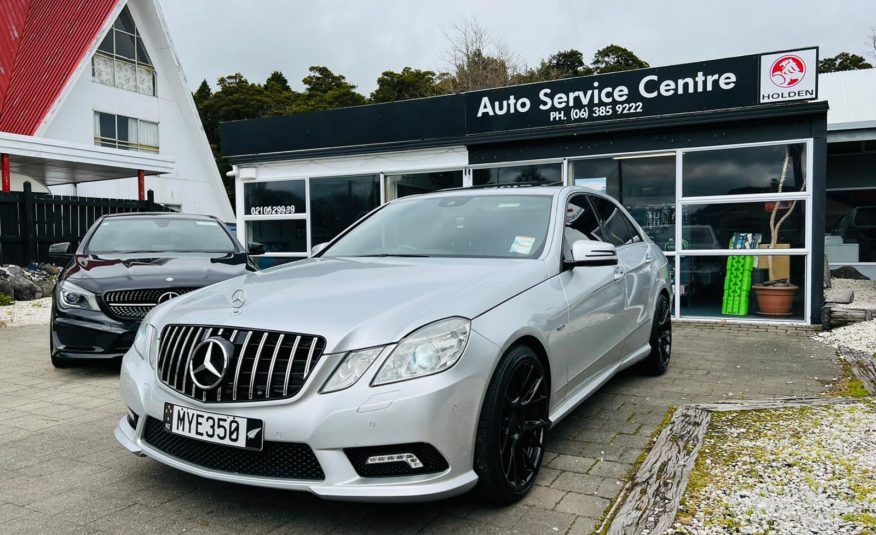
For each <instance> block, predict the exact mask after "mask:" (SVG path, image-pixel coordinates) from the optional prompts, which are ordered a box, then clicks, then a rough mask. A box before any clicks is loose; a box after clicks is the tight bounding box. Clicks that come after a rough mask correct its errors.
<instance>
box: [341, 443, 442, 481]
mask: <svg viewBox="0 0 876 535" xmlns="http://www.w3.org/2000/svg"><path fill="white" fill-rule="evenodd" d="M344 453H346V454H347V458H348V459H349V460H350V464H352V465H353V468H354V469H355V470H356V473H357V474H359V475H360V476H362V477H395V476H410V475H415V474H434V473H436V472H443V471H445V470H447V468H448V467H449V465H448V464H447V460H446V459H445V458H444V456H442V455H441V454H440V453H439V452H438V450H437V449H435V446H433V445H431V444H426V443H425V442H415V443H412V444H393V445H387V446H367V447H363V448H346V449H344ZM397 453H413V454H414V455H416V456H417V459H419V461H420V462H421V463H422V464H423V466H420V467H417V468H412V467H411V466H410V465H409V464H408V463H407V462H405V461H398V462H385V463H376V464H367V463H366V461H367V460H368V458H369V457H371V456H380V455H391V454H397Z"/></svg>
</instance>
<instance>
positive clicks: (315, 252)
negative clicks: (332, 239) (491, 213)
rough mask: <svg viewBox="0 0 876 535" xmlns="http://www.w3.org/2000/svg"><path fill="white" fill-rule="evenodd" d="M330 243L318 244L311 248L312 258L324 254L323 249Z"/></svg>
mask: <svg viewBox="0 0 876 535" xmlns="http://www.w3.org/2000/svg"><path fill="white" fill-rule="evenodd" d="M328 244H329V242H327V241H326V242H322V243H317V244H316V245H314V246H313V247H311V248H310V256H316V255H318V254H319V253H321V252H322V250H323V249H325V248H326V247H328Z"/></svg>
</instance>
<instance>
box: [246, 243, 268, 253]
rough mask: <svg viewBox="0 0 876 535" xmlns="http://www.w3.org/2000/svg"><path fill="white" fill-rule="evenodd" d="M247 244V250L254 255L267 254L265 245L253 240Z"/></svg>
mask: <svg viewBox="0 0 876 535" xmlns="http://www.w3.org/2000/svg"><path fill="white" fill-rule="evenodd" d="M246 245H247V247H246V248H247V250H249V254H251V255H253V256H257V255H260V254H265V246H264V245H262V244H261V243H258V242H254V241H251V242H249V243H248V244H246Z"/></svg>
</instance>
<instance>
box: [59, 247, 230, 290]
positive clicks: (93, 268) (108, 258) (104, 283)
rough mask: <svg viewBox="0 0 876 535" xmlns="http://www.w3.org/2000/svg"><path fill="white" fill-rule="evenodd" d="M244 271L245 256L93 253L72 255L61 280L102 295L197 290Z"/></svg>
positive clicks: (223, 254) (222, 254) (221, 254)
mask: <svg viewBox="0 0 876 535" xmlns="http://www.w3.org/2000/svg"><path fill="white" fill-rule="evenodd" d="M246 269H247V259H246V255H245V254H233V253H232V254H225V253H215V254H206V253H177V254H148V255H147V254H142V253H140V254H124V255H119V254H115V255H103V254H100V255H98V254H93V255H76V256H74V257H73V260H72V261H71V263H70V267H69V268H67V270H66V271H65V273H64V275H63V278H64V279H67V280H69V281H70V282H72V283H74V284H77V285H79V286H81V287H83V288H85V289H86V290H89V291H92V292H95V293H102V292H105V291H107V290H125V289H137V288H171V287H175V288H185V287H193V288H200V287H202V286H206V285H208V284H213V283H215V282H219V281H222V280H225V279H228V278H231V277H235V276H237V275H240V274H241V273H244V272H245V270H246ZM168 278H171V279H172V280H170V281H168V280H167V279H168Z"/></svg>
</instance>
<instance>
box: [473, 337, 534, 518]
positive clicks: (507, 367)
mask: <svg viewBox="0 0 876 535" xmlns="http://www.w3.org/2000/svg"><path fill="white" fill-rule="evenodd" d="M549 400H550V396H549V390H548V376H547V372H546V370H545V369H544V366H542V363H541V361H540V360H539V358H538V356H537V355H536V354H535V352H534V351H533V350H532V349H530V348H529V347H527V346H523V345H519V346H515V347H512V348H511V349H510V350H508V352H507V353H506V354H505V356H504V357H503V358H502V360H501V361H500V362H499V365H498V366H497V368H496V372H495V373H494V374H493V378H492V380H491V381H490V385H489V387H488V388H487V394H486V396H485V398H484V405H483V408H482V409H481V417H480V421H479V423H478V433H477V440H476V443H475V459H474V461H475V462H474V468H475V472H477V474H478V492H479V493H480V495H481V496H482V497H483V498H484V499H485V500H487V501H490V502H493V503H499V504H507V503H513V502H516V501H517V500H519V499H521V498H523V497H524V496H526V493H527V492H529V489H531V488H532V485H533V484H534V483H535V478H536V476H537V475H538V471H539V468H541V462H542V459H543V458H544V439H545V433H546V432H547V428H548V425H549V423H550V422H549V420H548V403H549Z"/></svg>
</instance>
